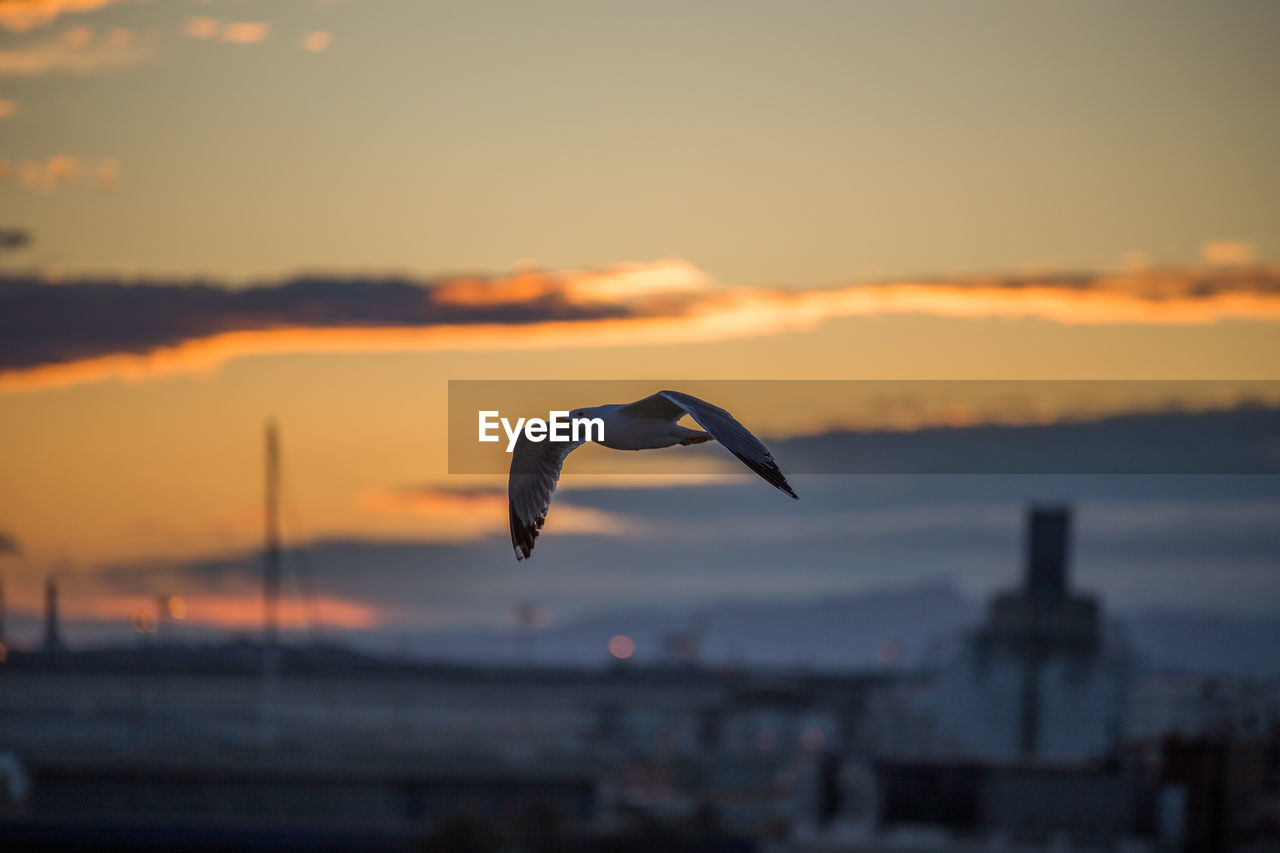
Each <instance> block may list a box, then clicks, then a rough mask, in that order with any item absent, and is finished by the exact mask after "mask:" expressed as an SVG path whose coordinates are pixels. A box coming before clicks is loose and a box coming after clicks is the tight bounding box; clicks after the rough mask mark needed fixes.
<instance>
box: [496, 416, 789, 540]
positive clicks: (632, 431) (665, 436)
mask: <svg viewBox="0 0 1280 853" xmlns="http://www.w3.org/2000/svg"><path fill="white" fill-rule="evenodd" d="M685 415H688V416H689V417H691V418H693V420H694V421H695V422H696V423H697V424H698V425H699V426H700V427H702V428H703V429H705V430H706V432H703V431H702V430H697V429H689V428H688V427H683V426H680V424H679V423H678V421H679V420H680V419H681V418H683V417H684V416H685ZM569 416H570V418H571V419H572V420H573V421H578V420H580V419H584V418H586V419H593V418H599V419H600V420H601V421H603V423H604V435H603V436H601V438H600V439H598V440H596V443H597V444H603V445H604V446H605V447H608V448H612V449H613V450H656V449H658V448H662V447H672V446H674V445H677V444H681V445H689V444H702V443H703V442H704V441H718V442H720V443H721V444H722V445H724V447H725V449H726V450H728V451H729V452H730V453H732V454H733V455H734V456H736V457H738V458H739V459H741V460H742V462H743V463H744V464H745V465H746V466H747V467H748V468H750V469H751V470H752V471H755V472H756V473H757V474H759V475H760V476H761V477H763V478H764V479H765V480H766V481H767V482H769V483H770V484H771V485H773V486H776V487H777V488H779V489H781V490H782V491H784V492H786V493H787V494H789V495H791V497H793V498H796V499H797V500H799V496H798V495H797V494H796V493H795V490H794V489H792V488H791V485H790V484H789V483H787V478H786V477H784V476H783V475H782V470H781V469H780V468H778V463H777V462H775V461H774V460H773V454H772V453H770V452H769V448H767V447H765V446H764V444H763V443H762V442H761V441H760V439H758V438H756V437H755V436H754V435H752V434H751V431H750V430H748V429H747V428H746V427H744V426H743V425H742V424H740V423H738V421H737V419H736V418H734V416H733V415H731V414H729V413H728V412H726V411H725V410H724V409H722V408H720V407H719V406H714V405H712V404H711V403H708V402H707V401H706V400H699V399H698V398H697V397H694V396H692V395H690V394H683V393H681V392H679V391H659V392H658V393H657V394H652V395H650V396H648V397H645V398H644V399H643V400H637V401H635V402H634V403H624V404H613V405H607V406H592V407H589V408H585V409H574V410H573V411H572V412H570V413H569ZM585 443H586V442H585V441H580V440H575V441H550V440H547V441H530V440H529V439H528V438H527V437H526V436H525V435H524V434H521V436H520V437H519V439H518V440H517V442H516V445H515V448H514V450H513V451H512V456H511V474H510V476H509V478H508V479H507V504H508V508H509V510H510V514H511V545H512V547H513V548H515V552H516V559H517V560H523V559H525V558H526V557H528V556H529V555H530V553H532V551H533V541H534V540H535V539H537V538H538V534H539V533H540V532H541V531H542V525H543V524H544V523H545V522H546V520H547V510H548V509H550V507H551V496H552V495H553V494H555V490H556V483H557V481H559V479H560V469H561V467H562V466H563V465H564V460H565V457H566V456H568V455H569V454H570V453H572V452H573V451H574V450H576V449H577V448H579V447H581V446H582V445H583V444H585Z"/></svg>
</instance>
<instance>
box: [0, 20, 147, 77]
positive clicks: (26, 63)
mask: <svg viewBox="0 0 1280 853" xmlns="http://www.w3.org/2000/svg"><path fill="white" fill-rule="evenodd" d="M151 54H152V50H151V42H150V40H148V39H139V38H137V36H136V35H135V34H134V32H133V31H132V30H129V29H125V28H123V27H115V28H113V29H110V30H106V31H105V32H103V33H95V32H94V31H93V30H91V29H89V28H88V27H73V28H71V29H68V30H66V31H65V32H63V33H62V34H61V35H60V36H56V37H52V38H47V39H44V40H43V41H39V42H36V43H35V44H30V45H24V46H21V47H14V48H9V49H6V50H0V77H45V76H48V75H51V74H78V75H82V76H83V75H89V74H97V73H99V72H103V71H118V70H120V69H124V68H130V67H133V66H135V65H138V64H139V63H142V62H145V61H146V60H148V59H150V57H151Z"/></svg>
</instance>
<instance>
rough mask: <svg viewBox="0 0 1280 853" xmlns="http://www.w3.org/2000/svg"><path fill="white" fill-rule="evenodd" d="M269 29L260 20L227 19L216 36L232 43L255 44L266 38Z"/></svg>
mask: <svg viewBox="0 0 1280 853" xmlns="http://www.w3.org/2000/svg"><path fill="white" fill-rule="evenodd" d="M270 30H271V27H270V26H269V25H268V24H265V23H263V22H262V21H228V22H227V23H225V24H223V25H222V32H221V34H220V35H219V36H218V38H220V39H221V40H222V41H225V42H231V43H232V44H257V43H258V42H260V41H263V40H264V39H266V37H267V33H268V32H270Z"/></svg>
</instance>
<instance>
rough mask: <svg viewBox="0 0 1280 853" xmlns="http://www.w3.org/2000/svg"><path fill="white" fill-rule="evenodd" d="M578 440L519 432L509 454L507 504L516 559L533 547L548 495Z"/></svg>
mask: <svg viewBox="0 0 1280 853" xmlns="http://www.w3.org/2000/svg"><path fill="white" fill-rule="evenodd" d="M582 444H583V443H582V442H581V441H530V440H529V439H528V438H526V437H525V436H524V434H523V433H521V435H520V438H519V440H518V441H517V442H516V446H515V450H514V451H513V452H512V454H511V473H510V475H509V476H508V478H507V507H508V510H509V511H510V515H511V547H513V548H515V551H516V559H517V560H523V559H525V558H526V557H528V556H529V553H530V552H531V551H533V540H534V539H537V538H538V533H539V532H541V530H542V525H543V524H544V523H545V522H546V520H547V510H548V509H550V507H551V496H552V495H553V494H555V491H556V483H557V482H558V481H559V479H560V468H561V467H562V466H563V465H564V458H565V457H566V456H568V455H569V454H570V453H571V452H572V451H573V450H574V449H575V448H578V447H581V446H582Z"/></svg>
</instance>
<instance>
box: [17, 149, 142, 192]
mask: <svg viewBox="0 0 1280 853" xmlns="http://www.w3.org/2000/svg"><path fill="white" fill-rule="evenodd" d="M11 171H14V167H13V166H12V164H10V163H9V162H8V161H5V162H4V164H3V166H2V167H0V180H4V179H6V178H7V177H8V175H9V173H10V172H11ZM16 173H17V177H18V183H19V184H21V185H22V186H23V187H24V188H25V189H29V190H34V191H35V192H40V193H45V194H46V195H48V194H52V193H55V192H57V191H59V190H62V189H66V188H68V187H73V186H75V185H77V184H78V183H80V179H81V178H82V177H84V176H85V175H86V174H89V173H92V174H93V185H94V186H95V187H96V188H97V189H98V190H100V191H103V192H107V191H110V190H112V189H114V188H115V187H116V186H117V185H118V184H119V181H120V161H119V160H116V159H115V158H111V157H108V158H105V159H103V160H99V161H98V162H97V163H96V164H92V163H89V162H87V161H85V160H83V159H82V158H80V157H76V156H73V155H71V154H54V155H53V156H51V157H48V158H46V159H44V160H24V161H22V162H21V163H20V164H18V166H17V168H16Z"/></svg>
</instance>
